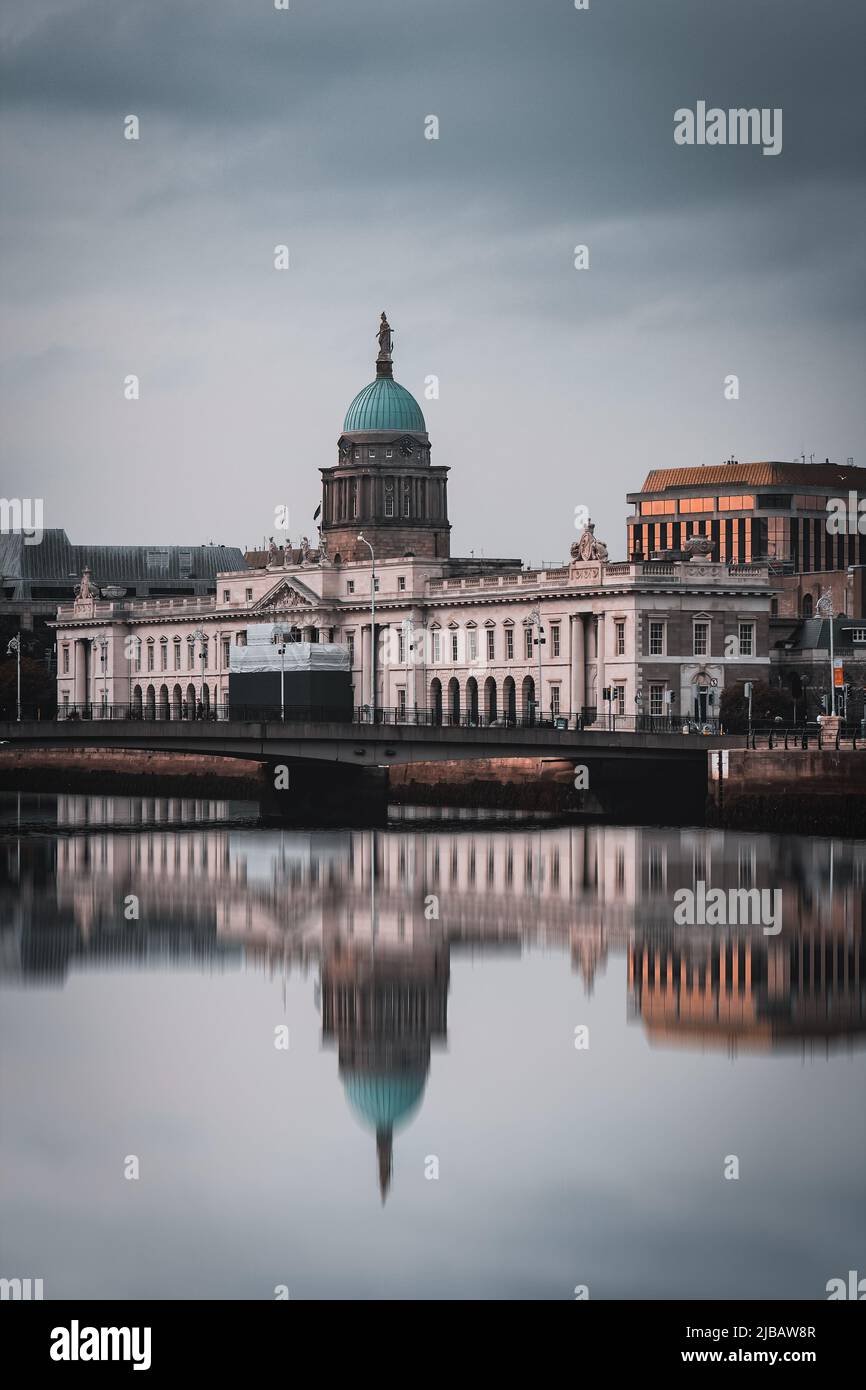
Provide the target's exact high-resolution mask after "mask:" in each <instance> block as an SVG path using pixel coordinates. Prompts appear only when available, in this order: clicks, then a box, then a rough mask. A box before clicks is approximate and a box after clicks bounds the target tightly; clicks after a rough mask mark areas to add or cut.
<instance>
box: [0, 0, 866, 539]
mask: <svg viewBox="0 0 866 1390" xmlns="http://www.w3.org/2000/svg"><path fill="white" fill-rule="evenodd" d="M0 32H2V71H0V92H2V101H3V147H2V190H0V191H2V213H0V218H2V222H0V225H2V250H3V270H2V277H3V278H2V311H3V320H4V329H3V339H2V378H0V380H2V395H3V399H2V406H3V411H4V419H5V428H4V443H3V468H2V485H0V491H2V493H3V495H4V496H22V497H33V496H36V497H43V498H44V500H45V525H46V526H63V527H65V528H66V530H67V531H68V533H69V536H70V539H71V540H73V541H75V542H92V543H97V542H102V543H109V542H115V543H124V542H127V543H142V542H166V543H198V542H201V541H204V540H208V539H213V540H217V541H222V542H224V543H227V544H238V545H252V544H255V543H256V542H258V541H260V540H261V537H262V536H264V535H266V534H270V533H271V532H272V531H273V530H274V525H273V512H274V507H275V506H277V505H279V504H283V503H288V504H289V506H290V507H291V512H292V525H291V532H292V535H293V537H295V538H297V537H299V536H300V535H301V534H302V533H304V532H305V533H307V534H309V535H311V536H312V535H313V534H314V532H313V527H312V520H311V518H312V513H313V510H314V508H315V506H316V504H317V502H318V498H319V483H320V479H319V474H318V469H319V467H321V466H323V465H324V466H327V465H331V464H333V463H334V462H335V461H336V441H337V438H338V436H339V433H340V429H341V426H342V420H343V415H344V413H345V410H346V407H347V405H348V403H349V401H350V400H351V399H352V397H353V396H354V395H355V393H356V392H357V391H358V390H359V389H360V388H361V387H362V386H363V385H364V384H365V383H366V382H367V381H369V380H370V379H371V378H372V376H373V375H374V367H373V363H374V359H375V349H376V344H375V341H374V335H375V331H376V325H377V320H378V316H379V313H380V312H381V310H382V309H386V310H387V312H388V316H389V319H390V321H391V324H392V326H393V328H394V332H395V376H396V378H397V380H398V381H401V382H402V383H403V384H404V385H405V386H406V387H407V388H408V389H409V390H410V391H412V392H413V393H414V394H415V395H417V396H418V398H419V401H420V403H421V405H422V408H423V409H424V412H425V415H426V419H427V423H428V429H429V431H430V435H431V439H432V443H433V461H434V462H435V463H438V464H447V465H448V466H449V467H450V468H451V476H450V513H451V521H452V524H453V528H454V529H453V535H452V549H453V552H454V553H455V554H468V553H469V551H470V550H471V549H474V550H475V551H476V553H477V552H480V551H482V550H483V551H484V553H485V554H487V555H520V556H522V557H523V558H525V559H527V560H530V561H532V562H535V563H537V562H538V561H540V560H541V559H553V558H561V557H563V556H565V555H567V553H568V547H569V545H570V543H571V541H572V540H573V539H574V530H573V525H572V517H573V512H574V508H575V507H576V506H578V505H585V506H587V507H588V508H589V509H590V511H591V512H592V515H593V517H594V518H595V520H596V522H597V533H598V534H599V535H600V536H601V537H602V539H605V540H607V542H608V544H609V546H610V549H611V554H612V556H613V557H615V558H618V557H621V556H622V555H623V554H624V551H625V524H624V522H625V516H626V510H627V509H626V503H625V493H626V492H627V491H628V490H629V489H635V488H637V487H639V486H640V484H641V482H642V480H643V477H644V475H645V474H646V472H647V470H648V469H649V468H651V467H657V466H660V465H676V466H680V465H695V464H711V463H719V462H721V461H722V460H723V459H725V458H726V457H728V456H729V455H730V454H731V453H733V454H734V455H735V456H736V457H737V458H739V459H741V460H743V459H766V458H782V459H784V458H793V457H794V456H795V455H797V454H799V453H801V452H805V454H806V456H807V457H808V456H809V455H810V454H812V453H814V454H815V455H816V457H818V458H821V459H823V458H824V457H825V456H829V457H830V458H841V459H843V460H844V459H845V458H847V457H850V456H853V457H854V458H855V460H856V462H858V463H861V464H862V463H864V462H866V448H864V405H863V400H864V391H863V389H862V388H863V375H864V332H863V268H864V266H863V249H864V248H863V228H864V223H866V217H864V189H863V168H864V158H863V115H862V112H863V100H862V97H863V81H862V62H863V52H864V44H866V6H864V5H863V3H862V0H820V3H818V0H760V3H755V0H724V3H722V0H591V3H590V9H589V10H588V11H585V12H583V11H577V10H575V8H574V3H573V0H291V8H290V10H289V11H288V12H285V11H277V10H275V9H274V4H273V0H146V3H142V2H141V0H6V3H5V6H4V17H3V19H2V29H0ZM699 100H703V101H706V102H707V104H708V105H710V106H719V107H723V108H728V107H732V106H756V107H768V108H775V107H780V108H782V110H783V148H782V152H781V154H779V155H778V156H776V157H767V156H764V155H763V154H762V152H761V149H760V148H753V147H737V146H734V147H708V146H704V147H698V146H695V147H684V146H677V145H675V143H674V139H673V131H674V111H675V110H676V109H677V108H678V107H684V106H690V107H692V108H694V107H695V104H696V103H697V102H698V101H699ZM129 114H135V115H137V116H138V118H139V120H140V127H141V128H140V139H139V140H138V141H131V140H126V139H124V118H125V117H126V116H127V115H129ZM429 115H436V116H437V117H438V119H439V122H440V129H439V139H438V140H435V141H434V140H427V139H425V136H424V130H425V117H427V116H429ZM281 243H285V244H287V245H288V247H289V251H290V268H289V269H288V270H287V271H278V270H276V269H274V247H275V246H276V245H278V244H281ZM577 244H586V245H587V246H588V247H589V250H590V267H589V269H588V270H584V271H578V270H575V268H574V247H575V246H576V245H577ZM130 373H135V374H136V375H138V376H139V378H140V382H141V397H140V399H139V400H138V401H127V400H125V399H124V391H123V384H124V378H125V377H126V376H127V375H128V374H130ZM729 373H736V374H737V375H738V377H739V380H740V399H739V400H738V401H728V400H726V399H725V397H724V378H725V376H726V375H727V374H729ZM429 374H435V375H436V376H438V377H439V381H440V397H439V399H438V400H435V401H428V400H425V399H424V379H425V377H426V376H428V375H429Z"/></svg>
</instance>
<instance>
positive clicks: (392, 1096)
mask: <svg viewBox="0 0 866 1390" xmlns="http://www.w3.org/2000/svg"><path fill="white" fill-rule="evenodd" d="M425 1079H426V1076H425V1073H424V1072H409V1073H408V1075H407V1074H405V1073H399V1072H398V1073H397V1074H396V1075H393V1074H392V1075H390V1076H388V1075H387V1074H380V1075H378V1076H375V1075H373V1076H368V1075H367V1074H366V1073H364V1072H347V1073H346V1074H345V1075H344V1077H343V1085H344V1087H345V1090H346V1096H347V1097H348V1100H349V1104H350V1105H351V1107H352V1109H353V1110H354V1112H355V1114H356V1116H357V1118H358V1119H359V1120H360V1121H361V1123H362V1124H363V1125H366V1126H367V1128H369V1129H375V1130H380V1129H396V1128H398V1127H399V1126H400V1125H404V1124H406V1123H407V1122H408V1121H409V1120H410V1119H411V1117H412V1115H413V1114H414V1113H415V1111H416V1110H417V1108H418V1106H419V1104H420V1102H421V1096H422V1095H423V1092H424V1082H425Z"/></svg>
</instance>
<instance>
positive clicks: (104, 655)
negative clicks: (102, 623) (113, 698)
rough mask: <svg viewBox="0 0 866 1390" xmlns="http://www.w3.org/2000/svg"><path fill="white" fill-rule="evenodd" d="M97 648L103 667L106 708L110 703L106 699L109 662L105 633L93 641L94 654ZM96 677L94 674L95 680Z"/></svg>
mask: <svg viewBox="0 0 866 1390" xmlns="http://www.w3.org/2000/svg"><path fill="white" fill-rule="evenodd" d="M97 647H98V648H99V658H100V665H101V666H102V705H103V707H105V705H107V703H108V701H107V700H106V698H105V667H106V664H107V662H108V638H107V637H106V635H105V633H103V634H102V636H101V637H95V638H94V640H93V650H94V652H96V649H97ZM95 675H96V673H95V672H94V678H95ZM93 703H94V704H96V693H95V692H94V699H93Z"/></svg>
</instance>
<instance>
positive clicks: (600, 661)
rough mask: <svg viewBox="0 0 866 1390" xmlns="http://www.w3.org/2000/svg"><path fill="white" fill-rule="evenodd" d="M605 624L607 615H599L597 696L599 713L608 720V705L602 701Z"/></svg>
mask: <svg viewBox="0 0 866 1390" xmlns="http://www.w3.org/2000/svg"><path fill="white" fill-rule="evenodd" d="M604 623H605V614H604V613H599V615H598V633H597V636H596V650H597V653H598V655H597V658H596V685H597V687H598V696H597V699H598V709H599V713H600V714H603V716H604V718H605V719H606V718H607V705H606V704H605V702H604V700H603V699H602V696H601V692H602V690H603V689H604Z"/></svg>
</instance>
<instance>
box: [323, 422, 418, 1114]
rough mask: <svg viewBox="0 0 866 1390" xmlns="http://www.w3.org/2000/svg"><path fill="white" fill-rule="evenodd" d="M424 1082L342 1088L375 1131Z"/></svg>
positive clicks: (413, 1103) (392, 1079)
mask: <svg viewBox="0 0 866 1390" xmlns="http://www.w3.org/2000/svg"><path fill="white" fill-rule="evenodd" d="M410 400H411V397H410ZM426 1079H427V1078H426V1076H425V1074H424V1072H419V1073H416V1074H413V1073H409V1074H408V1075H406V1074H399V1075H397V1076H387V1075H378V1076H370V1075H367V1074H364V1073H359V1072H349V1073H348V1074H347V1075H345V1076H344V1077H343V1085H344V1087H345V1090H346V1096H347V1098H348V1100H349V1104H350V1105H351V1107H352V1109H353V1110H354V1112H355V1114H356V1116H357V1117H358V1119H359V1120H360V1121H361V1123H362V1124H363V1125H365V1126H369V1128H370V1129H375V1130H376V1131H377V1132H378V1131H379V1130H380V1129H394V1128H396V1127H397V1126H398V1125H403V1124H406V1122H407V1121H408V1120H409V1119H411V1117H412V1115H413V1113H414V1112H415V1110H417V1108H418V1106H419V1104H420V1102H421V1097H422V1095H423V1094H424V1082H425V1081H426Z"/></svg>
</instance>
